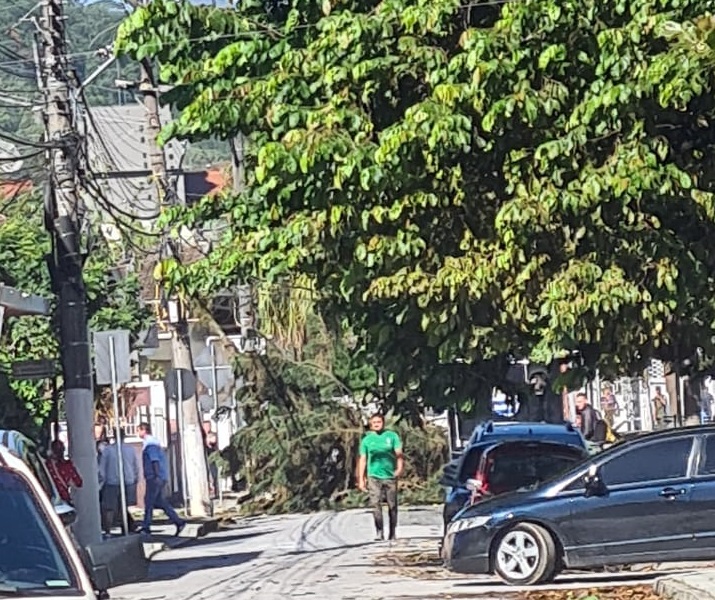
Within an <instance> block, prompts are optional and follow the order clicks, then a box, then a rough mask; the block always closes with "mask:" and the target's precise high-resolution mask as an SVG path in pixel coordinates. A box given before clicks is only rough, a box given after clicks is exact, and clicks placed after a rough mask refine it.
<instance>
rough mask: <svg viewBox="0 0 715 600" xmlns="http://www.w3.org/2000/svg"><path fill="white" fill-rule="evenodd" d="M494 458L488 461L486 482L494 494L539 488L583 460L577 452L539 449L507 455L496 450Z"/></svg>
mask: <svg viewBox="0 0 715 600" xmlns="http://www.w3.org/2000/svg"><path fill="white" fill-rule="evenodd" d="M492 454H493V455H492V456H488V459H487V462H488V463H491V464H490V466H489V468H488V470H489V473H488V474H487V478H488V482H489V489H490V490H491V491H492V492H493V493H495V494H501V493H504V492H509V491H512V490H517V489H519V488H523V487H528V486H533V485H538V484H539V483H542V482H544V481H547V480H549V479H551V478H553V477H556V476H558V475H560V474H561V473H563V472H564V471H566V470H567V469H568V468H570V467H572V466H574V464H576V463H577V462H580V461H581V460H582V459H583V454H582V453H581V452H580V451H578V450H575V451H572V452H571V451H568V449H563V450H555V449H553V448H539V447H517V448H514V449H510V450H507V451H504V452H500V451H499V449H497V450H496V451H494V452H493V453H492Z"/></svg>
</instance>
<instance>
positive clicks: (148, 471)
mask: <svg viewBox="0 0 715 600" xmlns="http://www.w3.org/2000/svg"><path fill="white" fill-rule="evenodd" d="M137 430H138V433H139V437H140V438H141V439H142V442H143V443H144V450H143V451H142V463H143V464H142V466H143V468H144V480H145V481H146V493H145V495H144V523H143V524H142V527H141V529H140V531H143V532H144V533H150V532H151V523H152V517H153V513H154V509H155V508H158V509H159V510H163V511H164V513H165V514H166V516H167V517H169V520H170V521H171V522H172V523H173V524H174V525H175V526H176V535H179V534H180V533H181V532H182V530H183V529H184V527H186V521H184V520H183V519H182V518H181V517H179V515H177V514H176V511H175V510H174V508H173V507H172V506H171V504H169V501H168V500H167V499H166V496H164V487H165V486H166V483H167V481H169V466H168V464H167V460H166V454H164V449H163V448H162V447H161V444H159V440H157V439H156V438H155V437H154V436H153V435H152V434H151V425H149V423H142V424H141V425H139V427H138V428H137Z"/></svg>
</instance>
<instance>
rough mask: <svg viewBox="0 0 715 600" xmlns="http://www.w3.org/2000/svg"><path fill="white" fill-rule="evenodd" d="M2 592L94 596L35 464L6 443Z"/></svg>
mask: <svg viewBox="0 0 715 600" xmlns="http://www.w3.org/2000/svg"><path fill="white" fill-rule="evenodd" d="M0 576H1V577H0V596H8V597H9V596H12V597H13V598H25V599H40V598H41V599H42V600H48V599H49V600H60V599H65V598H67V597H69V596H71V597H73V598H78V599H79V600H94V599H95V592H94V586H93V584H92V582H91V580H90V577H89V576H88V574H87V572H86V570H85V568H84V565H83V563H82V560H81V559H80V557H79V555H78V553H77V551H76V550H75V548H74V546H73V544H72V542H71V540H70V537H69V535H68V532H67V531H66V529H65V528H64V527H63V524H62V522H61V520H60V518H59V516H58V515H57V513H56V512H55V511H54V510H53V506H52V504H51V502H50V500H49V498H48V497H47V495H46V493H45V490H44V489H43V488H42V486H41V485H40V484H39V482H38V481H37V480H36V479H35V477H34V475H33V474H32V472H31V470H30V468H29V466H28V465H27V464H26V463H25V462H24V461H23V460H22V459H21V458H19V457H17V456H15V455H14V454H13V453H12V452H11V451H10V450H9V449H8V448H7V447H5V446H2V445H0Z"/></svg>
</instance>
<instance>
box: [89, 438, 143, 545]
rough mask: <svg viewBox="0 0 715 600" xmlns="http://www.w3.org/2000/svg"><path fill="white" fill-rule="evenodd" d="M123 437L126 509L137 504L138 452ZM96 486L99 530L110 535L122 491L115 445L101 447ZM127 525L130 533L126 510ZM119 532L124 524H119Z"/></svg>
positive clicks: (131, 527) (120, 503) (120, 501)
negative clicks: (99, 495) (99, 499)
mask: <svg viewBox="0 0 715 600" xmlns="http://www.w3.org/2000/svg"><path fill="white" fill-rule="evenodd" d="M120 435H121V437H122V468H123V470H124V485H125V493H126V497H127V509H128V508H129V507H130V506H134V505H135V504H136V503H137V482H138V481H139V456H138V455H137V451H136V450H135V449H134V448H133V447H132V446H130V445H128V444H125V443H124V438H125V434H124V430H122V431H121V434H120ZM99 487H100V489H101V502H100V507H101V510H102V528H103V529H104V532H105V533H107V534H110V533H111V531H112V527H113V526H114V522H115V519H116V518H117V516H121V510H122V500H121V498H122V496H121V494H122V492H121V488H120V484H119V452H118V450H117V444H116V443H113V444H109V445H108V446H106V447H105V448H104V451H103V452H102V455H101V456H100V459H99ZM127 524H128V527H129V531H133V530H134V520H133V519H132V517H131V515H130V514H129V510H127ZM122 532H123V533H127V532H126V531H124V524H123V523H122Z"/></svg>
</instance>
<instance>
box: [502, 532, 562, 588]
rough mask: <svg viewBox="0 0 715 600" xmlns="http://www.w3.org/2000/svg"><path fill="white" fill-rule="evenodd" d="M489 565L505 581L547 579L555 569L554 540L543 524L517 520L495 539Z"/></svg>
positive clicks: (527, 583) (531, 582) (554, 574)
mask: <svg viewBox="0 0 715 600" xmlns="http://www.w3.org/2000/svg"><path fill="white" fill-rule="evenodd" d="M493 565H494V570H495V571H496V573H497V575H499V577H500V578H501V579H502V580H503V581H504V582H505V583H508V584H509V585H534V584H537V583H542V582H545V581H550V580H552V579H553V578H554V577H555V576H556V573H557V571H558V556H557V554H556V544H555V543H554V539H553V538H552V537H551V534H550V533H549V532H548V531H546V530H545V529H544V528H543V527H539V526H538V525H534V524H532V523H519V524H518V525H516V526H515V527H512V528H511V529H509V530H508V531H507V532H506V533H504V534H503V535H502V536H500V537H499V538H498V539H497V543H496V546H495V548H494V554H493Z"/></svg>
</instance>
